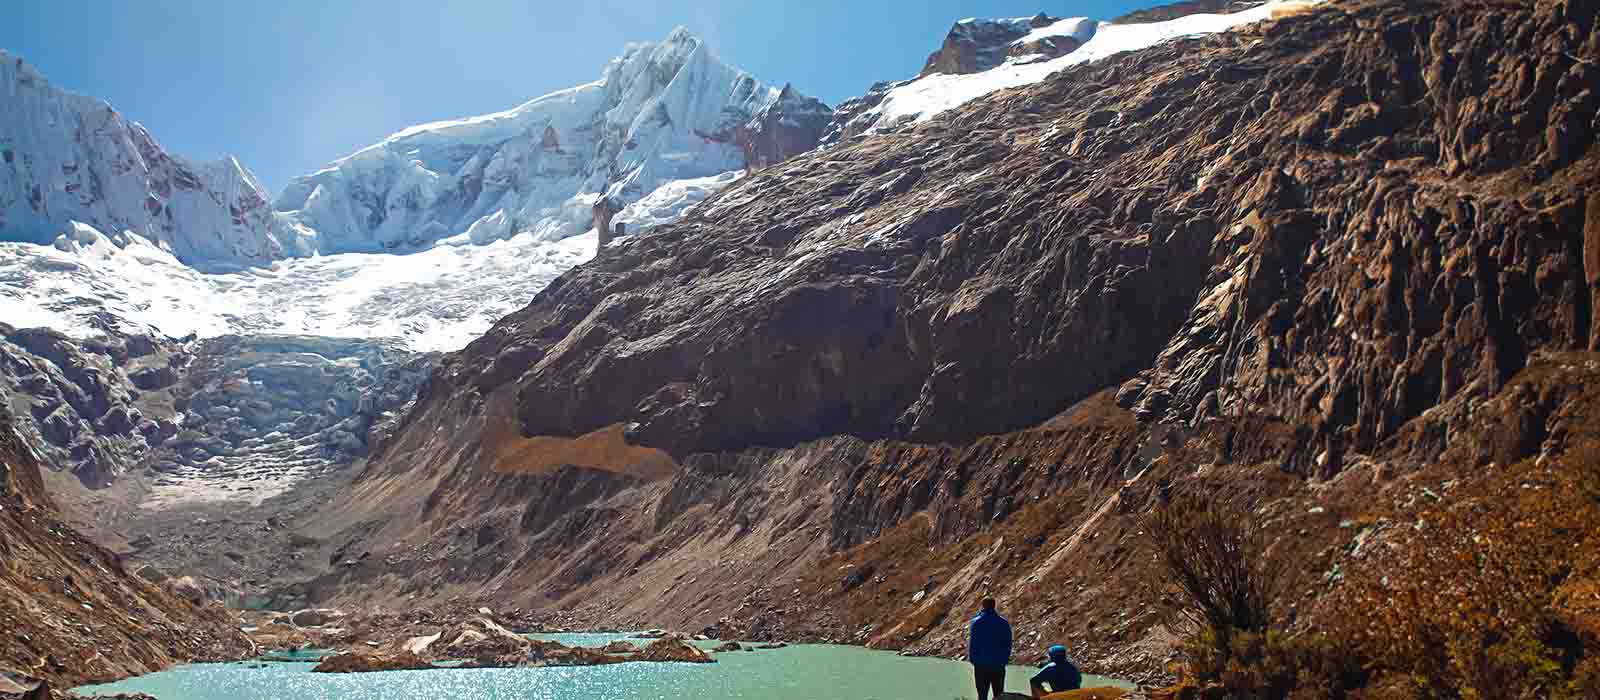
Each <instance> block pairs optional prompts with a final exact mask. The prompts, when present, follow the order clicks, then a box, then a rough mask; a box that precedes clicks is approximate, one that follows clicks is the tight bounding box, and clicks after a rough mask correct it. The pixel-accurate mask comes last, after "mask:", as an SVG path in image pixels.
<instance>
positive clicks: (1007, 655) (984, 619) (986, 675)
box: [967, 598, 1011, 700]
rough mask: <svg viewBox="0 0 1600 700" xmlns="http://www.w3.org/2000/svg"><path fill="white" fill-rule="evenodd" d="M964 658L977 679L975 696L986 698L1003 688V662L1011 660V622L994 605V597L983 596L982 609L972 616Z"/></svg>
mask: <svg viewBox="0 0 1600 700" xmlns="http://www.w3.org/2000/svg"><path fill="white" fill-rule="evenodd" d="M967 660H968V661H971V662H972V677H973V679H974V680H976V681H977V683H978V700H989V691H990V690H991V689H992V690H994V696H995V698H999V697H1000V696H1001V695H1003V694H1005V692H1006V664H1008V663H1011V623H1010V622H1007V621H1006V619H1005V618H1003V617H1000V613H999V612H997V611H996V610H995V609H994V598H984V599H983V610H981V611H979V612H978V616H977V617H974V618H972V626H971V627H970V636H969V637H968V642H967Z"/></svg>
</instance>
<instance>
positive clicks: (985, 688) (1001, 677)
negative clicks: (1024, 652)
mask: <svg viewBox="0 0 1600 700" xmlns="http://www.w3.org/2000/svg"><path fill="white" fill-rule="evenodd" d="M972 678H973V680H976V681H977V682H978V700H989V690H990V689H991V688H993V689H994V696H995V697H996V698H999V697H1000V696H1001V695H1004V694H1005V692H1006V667H1004V666H979V665H977V664H973V665H972Z"/></svg>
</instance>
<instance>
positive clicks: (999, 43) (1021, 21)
mask: <svg viewBox="0 0 1600 700" xmlns="http://www.w3.org/2000/svg"><path fill="white" fill-rule="evenodd" d="M1058 21H1060V18H1056V17H1051V16H1049V15H1046V14H1044V13H1043V12H1041V13H1039V14H1037V15H1035V16H1033V17H1017V18H1014V19H964V20H961V21H960V22H956V23H955V25H954V26H952V27H950V33H949V34H946V35H945V37H944V43H943V44H942V45H941V46H940V47H939V50H938V51H935V52H933V53H932V54H931V55H929V56H928V63H927V65H925V66H923V67H922V72H921V73H919V75H932V74H934V73H950V74H964V73H978V72H981V71H986V70H989V69H990V68H994V67H995V66H998V65H1000V64H1001V63H1003V62H1005V60H1006V58H1007V57H1009V56H1020V55H1024V54H1042V55H1044V56H1046V57H1049V58H1055V57H1056V56H1060V55H1063V54H1066V53H1070V52H1071V51H1072V50H1073V49H1076V48H1078V46H1079V43H1080V42H1079V41H1078V40H1077V39H1076V38H1074V37H1072V36H1069V35H1059V36H1053V37H1048V38H1041V39H1040V40H1038V41H1030V42H1026V43H1017V42H1018V41H1019V40H1021V39H1023V38H1025V37H1027V36H1028V34H1029V33H1030V32H1032V31H1033V30H1035V29H1042V28H1044V27H1048V26H1050V25H1051V24H1054V23H1056V22H1058Z"/></svg>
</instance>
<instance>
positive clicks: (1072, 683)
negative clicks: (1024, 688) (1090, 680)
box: [1028, 644, 1083, 698]
mask: <svg viewBox="0 0 1600 700" xmlns="http://www.w3.org/2000/svg"><path fill="white" fill-rule="evenodd" d="M1046 686H1049V687H1048V688H1046ZM1028 687H1029V688H1030V689H1031V690H1033V697H1035V698H1042V697H1044V696H1045V695H1048V694H1050V693H1060V692H1065V691H1068V690H1077V689H1079V688H1081V687H1083V673H1082V672H1081V671H1079V670H1078V665H1077V664H1074V663H1072V660H1071V659H1068V658H1067V648H1066V647H1064V646H1061V645H1060V644H1057V645H1055V646H1053V647H1050V663H1047V664H1045V665H1044V667H1043V668H1041V669H1039V672H1038V673H1035V674H1033V678H1030V679H1028Z"/></svg>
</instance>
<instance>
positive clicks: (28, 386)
mask: <svg viewBox="0 0 1600 700" xmlns="http://www.w3.org/2000/svg"><path fill="white" fill-rule="evenodd" d="M130 341H131V342H130ZM175 350H176V348H175V346H174V345H173V344H172V343H170V342H164V341H158V340H152V339H150V338H148V337H142V336H136V337H134V338H130V339H120V338H109V337H108V338H105V339H97V340H91V341H78V340H73V339H71V338H68V337H67V336H65V335H62V334H60V333H56V332H54V331H50V330H46V329H42V328H33V329H20V330H18V329H13V328H10V327H9V326H5V325H4V324H0V398H4V399H5V400H6V403H7V404H8V405H9V406H10V408H11V410H12V411H13V412H14V414H15V415H16V416H17V418H16V419H15V422H16V426H17V428H18V429H20V430H22V432H23V434H24V435H26V436H28V437H29V438H31V439H30V443H31V444H33V445H35V446H36V448H37V449H39V450H40V451H41V452H43V453H44V455H45V456H46V458H47V459H49V460H50V461H51V462H52V463H55V464H61V465H67V466H68V467H69V468H70V469H71V470H72V472H73V474H74V475H76V476H77V477H78V479H79V480H80V481H82V482H83V483H84V485H86V486H89V487H90V488H101V487H104V486H108V485H110V484H111V482H112V481H114V480H115V479H116V478H117V477H118V476H120V475H121V474H123V473H124V472H125V471H127V470H128V469H129V468H131V467H133V466H134V465H135V464H137V463H138V462H139V460H140V459H141V458H142V457H143V456H144V454H145V453H146V452H147V451H148V450H149V449H150V447H151V446H154V445H160V444H161V443H162V441H164V440H165V439H167V438H170V437H172V435H173V434H175V433H176V432H177V427H176V424H174V423H173V421H172V420H171V412H170V407H169V408H168V409H167V410H165V411H163V410H162V407H161V406H160V401H159V399H158V398H156V397H154V396H141V395H140V394H141V392H143V391H159V389H160V388H161V387H160V386H159V385H160V384H162V383H163V382H164V381H165V378H166V375H167V374H168V373H171V372H172V370H173V368H172V367H171V366H169V365H168V362H169V361H180V360H179V359H178V358H179V357H180V356H177V355H174V352H175Z"/></svg>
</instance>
